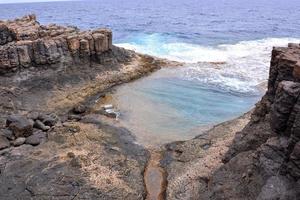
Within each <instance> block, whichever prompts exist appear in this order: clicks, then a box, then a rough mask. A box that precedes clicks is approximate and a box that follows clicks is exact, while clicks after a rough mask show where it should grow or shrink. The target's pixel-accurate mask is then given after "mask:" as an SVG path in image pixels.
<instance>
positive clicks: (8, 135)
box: [0, 129, 15, 140]
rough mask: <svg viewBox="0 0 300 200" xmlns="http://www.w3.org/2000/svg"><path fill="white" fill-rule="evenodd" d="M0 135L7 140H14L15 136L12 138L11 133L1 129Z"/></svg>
mask: <svg viewBox="0 0 300 200" xmlns="http://www.w3.org/2000/svg"><path fill="white" fill-rule="evenodd" d="M0 135H3V136H5V137H6V138H7V139H9V140H14V139H15V136H14V134H13V132H12V131H11V130H9V129H1V130H0Z"/></svg>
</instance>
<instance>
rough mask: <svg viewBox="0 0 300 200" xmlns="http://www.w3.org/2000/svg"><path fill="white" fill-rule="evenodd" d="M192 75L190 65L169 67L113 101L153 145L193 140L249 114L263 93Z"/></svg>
mask: <svg viewBox="0 0 300 200" xmlns="http://www.w3.org/2000/svg"><path fill="white" fill-rule="evenodd" d="M203 65H205V66H206V67H209V68H219V69H220V68H223V67H226V65H225V64H210V63H206V64H203ZM191 73H193V71H192V70H191V66H190V65H189V66H183V67H176V68H164V69H161V70H159V71H157V72H155V73H153V74H151V75H150V76H148V77H145V78H142V79H140V80H137V81H134V82H132V83H128V84H125V85H122V86H120V87H118V88H117V89H116V91H115V92H114V94H113V98H112V99H113V100H112V103H113V104H115V106H116V107H117V108H118V110H119V111H120V117H119V121H120V123H121V124H122V125H123V126H124V127H126V128H128V129H129V130H130V131H132V132H133V133H134V134H135V135H136V137H137V141H138V142H141V143H143V144H145V145H150V146H152V145H161V144H164V143H167V142H171V141H176V140H186V139H190V138H193V137H194V136H196V135H199V134H201V133H202V132H203V131H205V130H207V129H209V128H210V127H211V126H212V125H214V124H217V123H220V122H223V121H226V120H229V119H232V118H235V117H238V116H240V115H241V114H243V113H245V112H247V111H249V110H250V109H251V108H252V107H253V106H254V104H255V103H256V102H257V101H258V100H259V99H260V96H261V95H262V92H261V91H259V89H257V87H252V88H251V89H250V88H248V89H247V90H245V88H238V89H237V88H236V89H232V87H228V88H225V87H219V85H217V84H211V83H207V82H206V83H205V82H203V80H201V79H193V78H192V76H191ZM198 77H199V76H198Z"/></svg>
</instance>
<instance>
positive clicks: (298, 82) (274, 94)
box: [208, 44, 300, 199]
mask: <svg viewBox="0 0 300 200" xmlns="http://www.w3.org/2000/svg"><path fill="white" fill-rule="evenodd" d="M299 61H300V46H299V44H289V45H288V47H285V48H274V49H273V52H272V60H271V67H270V77H269V84H268V91H267V93H266V95H265V96H264V97H263V99H262V101H261V102H260V103H258V105H257V106H256V110H255V112H254V114H253V116H252V119H251V121H250V123H249V124H248V125H247V126H246V128H245V129H244V130H243V131H241V132H240V133H238V134H237V135H236V137H235V140H234V142H233V144H232V145H231V147H230V149H229V151H228V152H227V154H226V156H225V159H224V162H225V165H224V167H223V168H225V169H226V170H225V171H224V172H223V173H222V171H221V170H217V172H216V173H215V174H214V175H213V176H212V178H213V179H214V180H213V181H212V187H211V188H210V190H209V192H208V193H209V194H210V195H209V196H210V198H211V199H220V198H219V194H220V192H221V191H219V190H218V189H217V188H218V185H220V184H221V185H222V184H225V182H228V181H232V180H233V179H234V178H233V177H239V176H241V174H243V173H244V176H241V178H243V177H245V178H246V180H245V181H242V182H240V184H238V185H236V188H233V187H231V186H230V187H229V188H227V189H228V190H227V192H226V194H223V195H224V196H223V198H225V199H228V198H236V197H240V198H244V199H256V198H257V199H297V198H298V197H299V195H300V190H299V186H300V184H299V183H300V182H299V180H300V176H299V175H300V170H299V169H300V162H299V158H300V143H299V141H300V137H299V136H300V129H299V124H300V117H299V115H300V97H299V96H300V79H299V78H300V77H299V73H298V70H299ZM257 127H261V128H262V127H264V131H261V130H262V129H261V128H260V129H257ZM257 130H259V131H257ZM251 138H252V139H251ZM241 154H243V155H244V157H247V156H251V157H252V159H253V161H252V162H250V163H249V167H251V173H249V172H247V171H244V172H239V171H236V169H235V168H234V167H231V166H230V165H231V163H232V162H233V160H236V159H238V161H239V163H237V165H242V164H243V163H244V161H243V159H244V158H242V157H240V158H238V157H239V156H240V155H241ZM225 174H226V175H228V174H231V176H232V177H231V178H229V179H228V180H226V179H224V180H220V181H219V182H218V181H216V179H217V177H219V178H220V177H222V176H225ZM245 178H244V179H245ZM234 183H236V181H234ZM233 185H234V184H233Z"/></svg>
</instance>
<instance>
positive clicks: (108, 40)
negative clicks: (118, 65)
mask: <svg viewBox="0 0 300 200" xmlns="http://www.w3.org/2000/svg"><path fill="white" fill-rule="evenodd" d="M111 49H112V32H111V31H110V30H108V29H97V30H94V31H82V32H81V31H79V30H78V29H77V28H76V27H63V26H59V25H55V24H50V25H48V26H43V25H40V24H39V22H38V21H37V20H36V16H35V15H28V16H25V17H23V18H20V19H15V20H13V21H3V22H0V74H10V73H13V72H16V71H19V70H24V69H26V68H28V67H39V66H45V67H58V66H60V64H63V65H71V64H89V63H91V62H96V63H101V62H102V54H103V53H105V52H107V51H109V50H111Z"/></svg>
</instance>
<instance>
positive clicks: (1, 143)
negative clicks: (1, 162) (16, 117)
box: [0, 135, 10, 150]
mask: <svg viewBox="0 0 300 200" xmlns="http://www.w3.org/2000/svg"><path fill="white" fill-rule="evenodd" d="M8 147H10V143H9V141H8V139H7V138H6V137H5V136H4V135H0V150H2V149H5V148H8Z"/></svg>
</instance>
